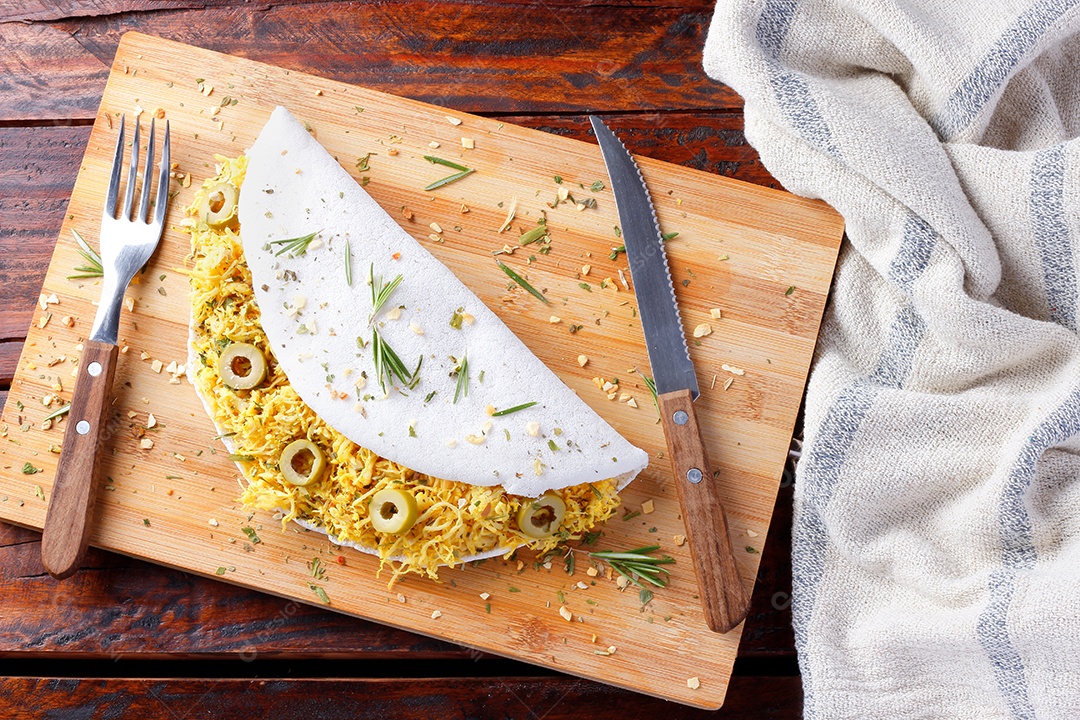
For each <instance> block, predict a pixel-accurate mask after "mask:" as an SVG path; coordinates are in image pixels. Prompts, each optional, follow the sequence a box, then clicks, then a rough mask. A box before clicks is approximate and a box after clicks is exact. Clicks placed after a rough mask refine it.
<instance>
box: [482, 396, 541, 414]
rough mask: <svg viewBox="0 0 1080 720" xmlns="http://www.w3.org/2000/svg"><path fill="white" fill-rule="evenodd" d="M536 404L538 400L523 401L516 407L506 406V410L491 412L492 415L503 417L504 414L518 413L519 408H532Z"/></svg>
mask: <svg viewBox="0 0 1080 720" xmlns="http://www.w3.org/2000/svg"><path fill="white" fill-rule="evenodd" d="M535 404H536V401H535V400H533V401H532V402H527V403H522V404H521V405H515V406H514V407H509V408H506V409H505V410H496V411H495V412H493V413H491V417H502V416H503V415H509V414H510V413H516V412H517V411H518V410H524V409H526V408H531V407H532V406H533V405H535Z"/></svg>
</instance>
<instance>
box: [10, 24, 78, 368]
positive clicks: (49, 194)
mask: <svg viewBox="0 0 1080 720" xmlns="http://www.w3.org/2000/svg"><path fill="white" fill-rule="evenodd" d="M4 27H5V26H3V25H0V34H2V33H3V32H4ZM3 62H4V60H3V59H0V63H3ZM3 77H4V71H3V70H2V69H0V78H3ZM2 82H3V80H0V83H2ZM89 137H90V128H89V127H35V128H0V287H2V288H4V291H3V292H2V293H0V342H2V341H4V340H10V339H19V340H21V339H22V338H24V337H26V329H27V327H28V326H29V325H30V321H31V318H32V316H33V313H34V306H35V304H36V303H37V297H38V292H39V291H40V290H41V283H42V281H43V280H44V279H45V270H46V269H47V268H48V266H49V258H50V257H51V256H52V251H53V248H54V247H55V246H56V237H57V234H58V233H59V232H60V224H61V222H63V219H64V212H65V210H66V208H67V202H68V196H69V195H70V194H71V188H72V187H73V186H74V185H75V176H76V175H77V174H78V172H79V163H80V162H81V161H82V156H83V152H84V151H85V149H86V142H87V139H88V138H89ZM0 347H2V346H0ZM5 358H6V355H5ZM6 367H7V366H6V365H2V364H0V368H4V371H2V372H0V378H7V380H8V381H9V382H10V379H11V375H10V373H7V371H6ZM5 373H6V374H5Z"/></svg>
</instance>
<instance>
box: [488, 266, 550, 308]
mask: <svg viewBox="0 0 1080 720" xmlns="http://www.w3.org/2000/svg"><path fill="white" fill-rule="evenodd" d="M495 264H496V265H498V266H499V267H500V268H502V271H503V272H504V273H506V274H507V275H509V276H510V279H511V280H513V281H514V282H516V283H517V284H518V285H520V286H521V287H523V288H525V289H526V290H528V291H529V294H530V295H532V296H533V297H535V298H538V299H539V300H540V301H541V302H543V303H544V304H545V305H550V304H551V303H550V302H548V299H547V298H546V297H544V294H543V293H542V292H540V291H539V290H537V289H536V288H534V287H533V286H532V285H530V284H529V283H528V282H527V281H526V280H525V279H524V278H522V277H521V276H520V275H518V274H517V273H516V272H514V270H513V269H512V268H511V267H510V266H509V265H507V264H506V263H504V262H503V261H502V260H496V261H495Z"/></svg>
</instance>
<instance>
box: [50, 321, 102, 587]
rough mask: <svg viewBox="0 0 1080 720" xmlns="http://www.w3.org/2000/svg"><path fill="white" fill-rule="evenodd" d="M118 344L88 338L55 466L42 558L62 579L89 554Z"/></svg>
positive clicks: (72, 571) (54, 575)
mask: <svg viewBox="0 0 1080 720" xmlns="http://www.w3.org/2000/svg"><path fill="white" fill-rule="evenodd" d="M117 350H118V348H117V347H116V345H111V344H109V343H103V342H99V341H97V340H87V341H86V342H85V343H83V354H82V360H81V361H80V362H79V376H78V379H77V380H76V381H75V390H74V391H73V392H72V396H71V410H70V411H69V412H68V417H67V423H66V425H67V429H66V430H65V431H64V444H63V446H62V447H61V450H60V461H59V463H58V464H57V467H56V479H55V481H54V482H53V489H52V497H51V498H50V499H49V512H48V514H47V515H46V516H45V530H44V533H43V535H42V538H41V560H42V562H43V563H44V565H45V569H46V570H48V571H49V574H50V575H52V576H53V577H54V578H56V579H58V580H63V579H64V578H66V577H68V576H70V575H71V574H72V573H74V572H75V570H77V569H78V567H79V563H80V562H81V561H82V559H83V556H84V555H85V554H86V547H87V544H88V542H89V540H90V531H91V528H92V520H93V516H94V504H95V501H96V500H97V490H98V488H97V470H98V464H99V462H100V458H101V453H100V452H99V450H100V449H101V441H102V440H103V439H104V437H105V426H106V424H107V421H108V417H109V406H110V403H109V399H110V398H111V397H112V384H113V375H115V374H116V356H117Z"/></svg>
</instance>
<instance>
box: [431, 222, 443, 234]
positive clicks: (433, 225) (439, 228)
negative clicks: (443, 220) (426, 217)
mask: <svg viewBox="0 0 1080 720" xmlns="http://www.w3.org/2000/svg"><path fill="white" fill-rule="evenodd" d="M428 227H429V228H431V229H432V230H434V231H435V232H437V233H441V232H442V225H440V224H439V223H437V222H433V223H430V224H429V225H428Z"/></svg>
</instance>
